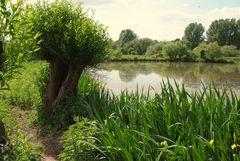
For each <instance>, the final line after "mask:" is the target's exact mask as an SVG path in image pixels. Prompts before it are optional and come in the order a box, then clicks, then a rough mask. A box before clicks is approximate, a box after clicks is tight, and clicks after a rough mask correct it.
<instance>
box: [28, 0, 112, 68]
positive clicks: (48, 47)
mask: <svg viewBox="0 0 240 161" xmlns="http://www.w3.org/2000/svg"><path fill="white" fill-rule="evenodd" d="M31 8H32V9H31V12H30V13H29V20H30V21H31V24H32V31H33V32H34V33H39V39H40V40H41V41H42V42H41V44H40V50H39V51H38V52H37V53H38V56H40V58H42V59H45V60H47V61H56V60H60V61H62V62H65V63H67V64H74V65H77V66H78V65H92V64H95V63H97V62H99V61H102V60H103V59H104V58H105V56H106V55H107V53H108V46H109V42H110V39H109V38H108V34H107V32H106V28H105V27H104V26H103V25H101V24H99V23H98V22H95V21H94V20H93V17H92V15H89V14H88V12H87V11H85V10H84V8H83V7H82V6H81V4H75V3H74V4H73V3H71V2H70V1H68V0H56V1H55V2H53V3H50V2H47V1H41V2H38V3H36V4H34V5H32V6H31Z"/></svg>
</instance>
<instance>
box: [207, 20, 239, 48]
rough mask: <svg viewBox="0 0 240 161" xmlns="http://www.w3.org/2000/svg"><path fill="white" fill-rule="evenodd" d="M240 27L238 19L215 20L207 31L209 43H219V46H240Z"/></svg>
mask: <svg viewBox="0 0 240 161" xmlns="http://www.w3.org/2000/svg"><path fill="white" fill-rule="evenodd" d="M239 38H240V25H239V20H238V21H236V19H220V20H215V21H213V22H212V24H211V25H210V27H209V29H208V31H207V40H208V41H209V42H214V41H217V42H218V44H219V45H221V46H223V45H237V46H240V39H239Z"/></svg>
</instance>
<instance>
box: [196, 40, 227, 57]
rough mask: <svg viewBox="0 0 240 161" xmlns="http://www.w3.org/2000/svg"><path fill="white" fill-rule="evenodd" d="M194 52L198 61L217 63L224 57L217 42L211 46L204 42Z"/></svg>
mask: <svg viewBox="0 0 240 161" xmlns="http://www.w3.org/2000/svg"><path fill="white" fill-rule="evenodd" d="M193 52H194V54H195V56H196V57H197V59H199V60H204V61H206V62H217V61H218V59H219V58H221V57H222V55H223V54H222V51H221V47H220V46H219V45H218V44H217V42H213V43H209V44H207V43H205V42H203V43H201V44H200V45H199V46H198V47H196V48H195V49H194V50H193Z"/></svg>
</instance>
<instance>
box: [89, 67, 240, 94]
mask: <svg viewBox="0 0 240 161" xmlns="http://www.w3.org/2000/svg"><path fill="white" fill-rule="evenodd" d="M94 74H95V76H96V77H97V78H98V79H99V80H100V81H101V82H103V83H104V85H105V88H106V89H109V90H111V91H112V92H113V93H114V94H119V93H120V92H121V91H123V90H126V89H127V90H128V91H136V89H137V88H138V89H143V90H144V91H147V90H148V89H149V88H150V90H151V91H152V92H153V91H155V92H160V91H161V82H162V81H167V80H169V81H170V83H171V84H174V80H175V81H176V82H177V83H179V84H184V85H185V87H186V89H187V90H188V91H195V90H197V89H199V88H200V87H201V86H202V84H205V85H206V84H211V83H212V82H214V84H215V85H216V86H218V87H231V88H232V89H233V90H234V91H235V92H236V93H237V94H238V95H240V64H214V63H177V62H172V63H171V62H111V63H105V64H101V65H100V66H99V67H98V68H97V70H96V71H95V72H94Z"/></svg>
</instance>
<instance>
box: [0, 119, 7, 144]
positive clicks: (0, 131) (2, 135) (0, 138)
mask: <svg viewBox="0 0 240 161" xmlns="http://www.w3.org/2000/svg"><path fill="white" fill-rule="evenodd" d="M5 143H6V131H5V127H4V124H3V122H2V121H1V120H0V144H5Z"/></svg>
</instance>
